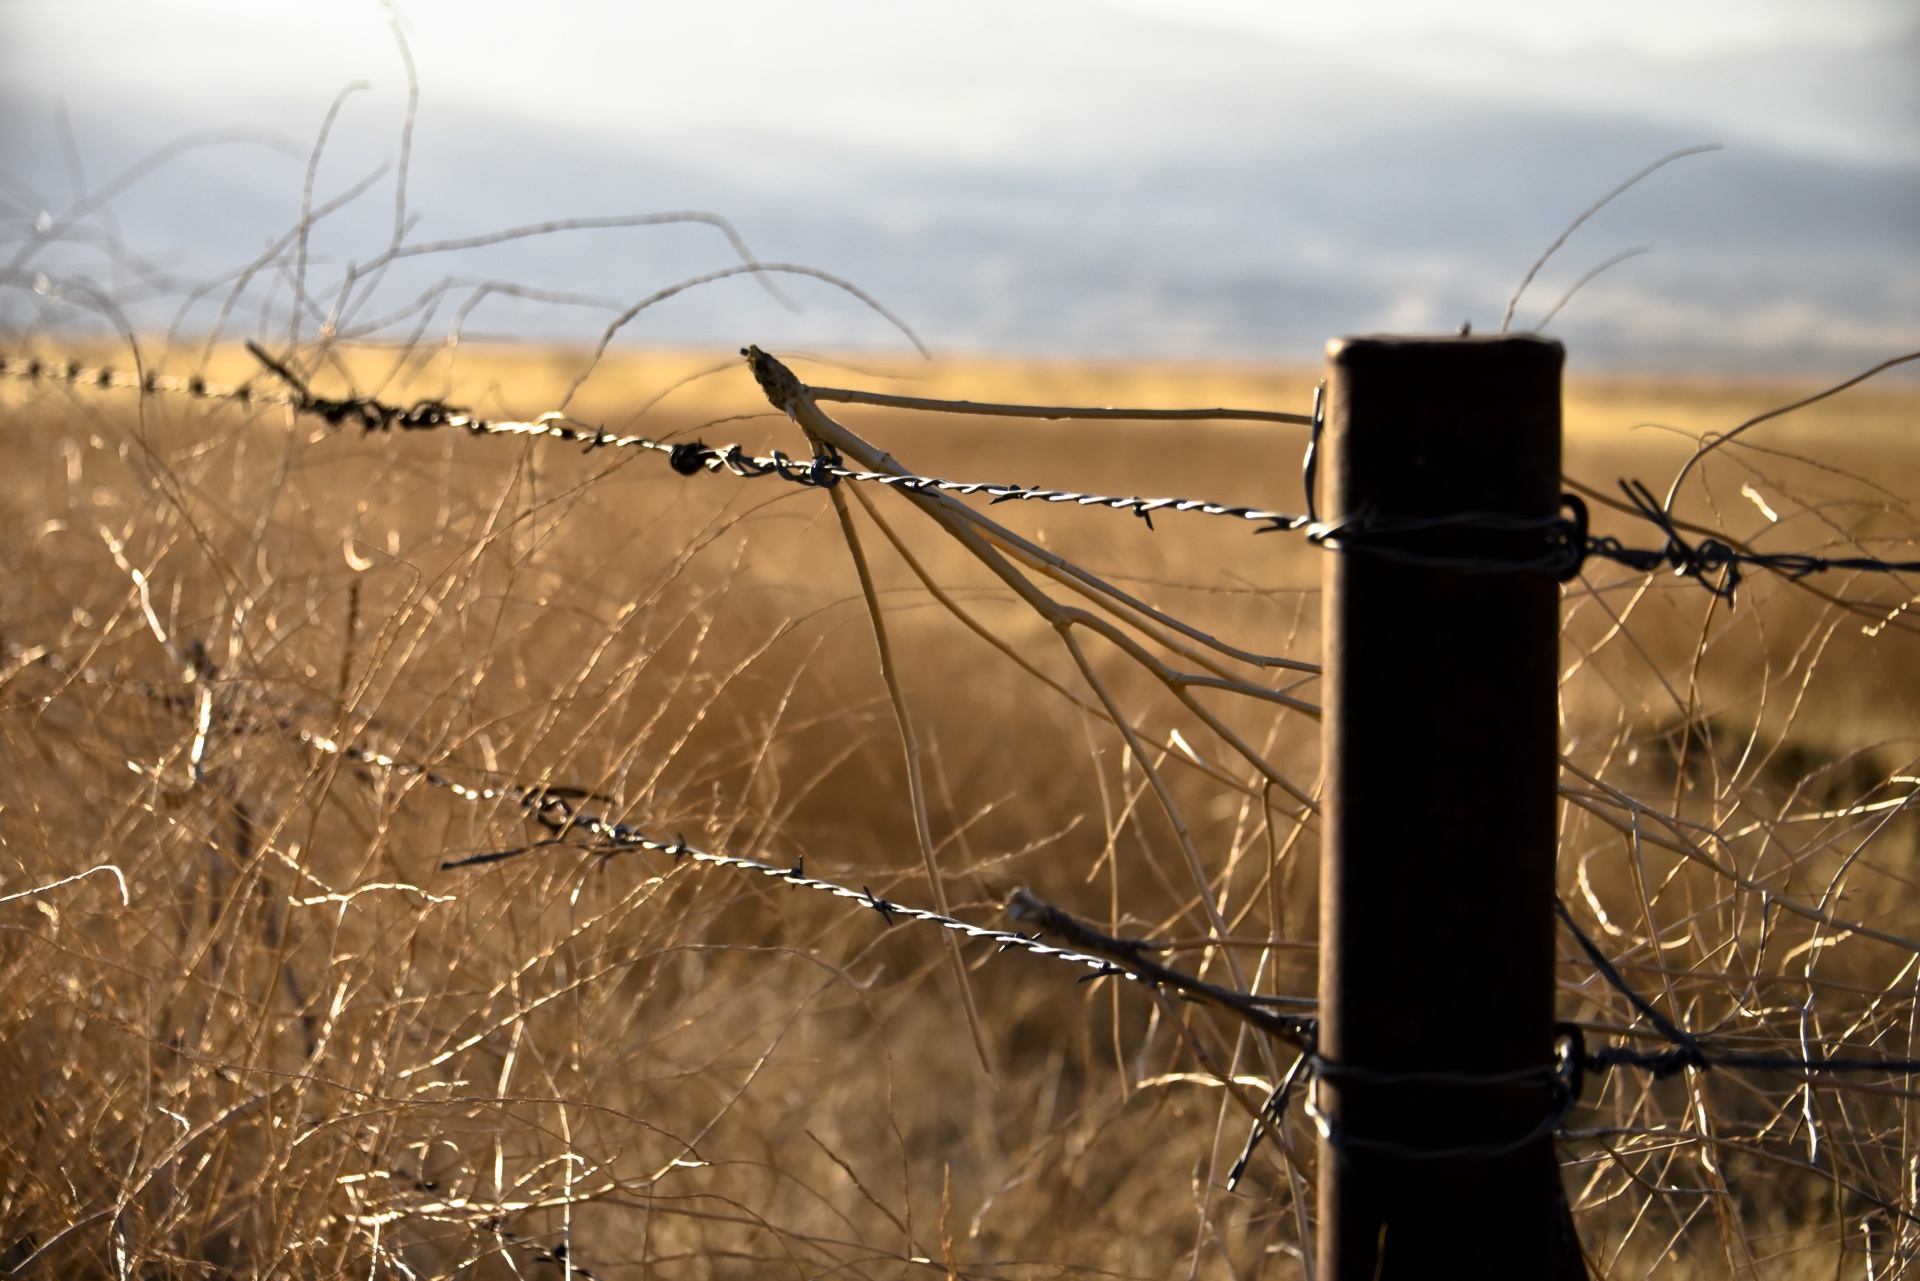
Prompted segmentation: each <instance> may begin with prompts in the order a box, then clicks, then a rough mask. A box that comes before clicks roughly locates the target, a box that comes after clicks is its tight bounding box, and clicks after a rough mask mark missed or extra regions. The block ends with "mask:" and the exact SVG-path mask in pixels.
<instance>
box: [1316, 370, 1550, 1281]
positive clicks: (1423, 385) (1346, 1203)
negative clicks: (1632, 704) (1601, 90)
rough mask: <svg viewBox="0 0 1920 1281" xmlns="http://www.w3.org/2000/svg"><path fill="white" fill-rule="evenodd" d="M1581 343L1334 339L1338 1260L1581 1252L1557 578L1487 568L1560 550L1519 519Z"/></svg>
mask: <svg viewBox="0 0 1920 1281" xmlns="http://www.w3.org/2000/svg"><path fill="white" fill-rule="evenodd" d="M1564 355H1565V353H1564V352H1563V350H1562V349H1561V347H1560V345H1559V344H1558V343H1554V342H1547V341H1544V340H1541V339H1538V338H1531V337H1486V338H1477V337H1465V336H1462V337H1458V338H1348V339H1338V340H1335V341H1334V342H1332V343H1330V344H1328V347H1327V371H1328V398H1327V420H1326V427H1325V435H1324V439H1323V440H1322V441H1321V445H1320V449H1321V451H1322V458H1323V459H1324V462H1323V463H1322V467H1321V470H1322V472H1323V474H1324V475H1325V476H1326V478H1327V483H1326V487H1325V490H1324V492H1325V495H1326V501H1325V502H1324V504H1323V510H1324V513H1325V514H1326V516H1327V519H1329V520H1330V521H1332V522H1334V523H1335V524H1340V523H1345V525H1346V527H1347V529H1348V536H1347V537H1346V538H1343V539H1341V538H1336V548H1337V550H1335V551H1334V552H1333V553H1332V554H1331V555H1329V556H1328V558H1327V561H1326V571H1325V586H1326V593H1325V601H1324V610H1325V615H1324V617H1325V631H1324V636H1325V647H1326V675H1325V678H1324V680H1325V700H1326V703H1325V706H1326V711H1325V721H1324V731H1323V732H1324V736H1325V737H1324V742H1325V750H1326V770H1327V780H1326V809H1325V824H1326V826H1325V832H1324V845H1323V854H1322V861H1321V895H1322V900H1321V918H1320V919H1321V927H1320V939H1321V951H1320V1002H1321V1004H1320V1012H1321V1023H1320V1046H1319V1053H1320V1056H1321V1059H1322V1060H1323V1064H1324V1066H1323V1068H1322V1070H1321V1073H1320V1079H1319V1081H1318V1083H1317V1084H1316V1086H1315V1087H1314V1088H1315V1091H1316V1093H1315V1106H1316V1107H1317V1109H1318V1112H1319V1117H1320V1122H1321V1127H1322V1132H1323V1135H1324V1137H1323V1139H1322V1141H1321V1145H1320V1157H1321V1163H1320V1169H1321V1182H1320V1239H1319V1260H1320V1269H1319V1279H1320V1281H1395V1279H1397V1278H1415V1277H1418V1278H1425V1279H1428V1281H1431V1279H1432V1278H1445V1277H1472V1278H1476V1279H1484V1278H1495V1277H1498V1278H1506V1277H1514V1278H1533V1277H1560V1276H1568V1277H1577V1276H1581V1275H1583V1269H1582V1267H1581V1264H1580V1262H1579V1249H1578V1244H1577V1242H1575V1241H1573V1240H1572V1239H1571V1220H1570V1218H1569V1217H1568V1215H1567V1211H1566V1207H1565V1198H1564V1194H1563V1193H1562V1191H1561V1187H1560V1181H1559V1171H1558V1166H1557V1163H1556V1159H1555V1156H1554V1150H1553V1139H1552V1136H1551V1134H1550V1133H1548V1132H1547V1131H1548V1129H1549V1128H1550V1125H1549V1118H1550V1117H1551V1116H1552V1115H1553V1114H1554V1109H1555V1104H1556V1099H1557V1096H1556V1093H1555V1086H1554V1083H1553V1082H1552V1080H1551V1079H1550V1078H1551V1069H1552V1066H1553V1055H1554V1047H1553V1005H1554V990H1553V957H1554V940H1553V910H1552V902H1553V892H1554V853H1555V804H1556V801H1555V785H1556V780H1557V777H1558V764H1557V753H1558V742H1559V731H1558V716H1557V693H1556V683H1557V671H1556V669H1557V664H1558V654H1559V594H1560V589H1559V584H1558V583H1557V582H1556V581H1555V577H1554V575H1553V574H1552V573H1550V572H1541V571H1540V570H1537V569H1534V570H1515V569H1497V568H1492V567H1491V566H1492V565H1493V564H1494V563H1507V562H1512V561H1515V560H1525V559H1529V558H1539V557H1542V556H1543V554H1545V553H1546V552H1547V551H1548V539H1547V535H1546V533H1545V532H1544V531H1543V530H1542V529H1541V528H1539V527H1538V525H1535V526H1533V527H1528V528H1519V529H1516V528H1513V527H1512V525H1513V522H1512V521H1511V520H1509V521H1508V522H1507V527H1506V528H1500V527H1499V525H1500V518H1501V517H1507V518H1513V517H1517V518H1521V520H1523V521H1525V520H1534V521H1546V520H1550V519H1551V518H1552V517H1553V516H1554V515H1555V514H1556V512H1557V509H1558V502H1559V494H1560V371H1561V366H1562V364H1563V361H1564ZM1462 515H1466V516H1469V517H1471V518H1472V519H1469V520H1467V521H1455V522H1451V523H1448V522H1445V521H1440V522H1434V521H1431V519H1430V518H1436V517H1441V518H1444V517H1459V516H1462ZM1488 517H1491V518H1492V519H1487V518H1488ZM1422 518H1429V520H1428V523H1426V524H1425V525H1424V526H1422V524H1421V521H1422ZM1436 561H1451V562H1453V563H1452V564H1438V563H1435V562H1436ZM1472 562H1480V563H1479V564H1477V565H1475V564H1472Z"/></svg>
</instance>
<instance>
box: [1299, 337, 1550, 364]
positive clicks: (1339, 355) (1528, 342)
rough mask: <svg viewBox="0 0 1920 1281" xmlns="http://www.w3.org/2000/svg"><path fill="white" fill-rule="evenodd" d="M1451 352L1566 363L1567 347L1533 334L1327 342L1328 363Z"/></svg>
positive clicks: (1355, 339) (1364, 338)
mask: <svg viewBox="0 0 1920 1281" xmlns="http://www.w3.org/2000/svg"><path fill="white" fill-rule="evenodd" d="M1447 348H1455V349H1459V348H1479V349H1483V350H1484V349H1503V350H1506V351H1511V352H1514V353H1516V354H1517V353H1519V352H1524V351H1537V352H1539V353H1540V354H1541V355H1542V356H1547V355H1549V354H1551V357H1552V358H1553V359H1555V360H1558V361H1562V362H1564V361H1565V360H1566V355H1567V349H1566V347H1565V346H1564V345H1563V344H1562V343H1561V342H1560V341H1559V340H1558V339H1555V338H1542V337H1541V336H1540V335H1539V334H1532V333H1519V334H1516V333H1505V334H1499V333H1493V334H1474V333H1466V334H1351V335H1348V336H1346V337H1344V338H1330V339H1328V340H1327V359H1328V360H1329V361H1338V360H1342V359H1345V358H1347V357H1349V356H1350V355H1355V354H1359V353H1361V352H1369V351H1378V352H1396V351H1412V350H1417V349H1431V350H1444V349H1447Z"/></svg>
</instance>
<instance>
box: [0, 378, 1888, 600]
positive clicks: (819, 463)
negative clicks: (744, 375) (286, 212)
mask: <svg viewBox="0 0 1920 1281" xmlns="http://www.w3.org/2000/svg"><path fill="white" fill-rule="evenodd" d="M247 348H248V350H249V351H250V352H251V353H252V354H253V356H254V357H255V358H256V359H257V360H259V361H260V362H261V363H262V364H263V365H264V366H265V367H266V368H267V369H268V370H269V371H270V372H272V373H273V375H274V376H275V377H277V378H278V379H280V380H281V381H282V382H284V383H285V384H286V389H285V390H280V391H263V390H259V389H256V388H255V387H253V385H252V384H251V383H241V384H237V385H228V384H219V383H210V382H208V381H206V380H205V379H204V378H202V377H200V376H199V375H192V376H189V377H186V378H180V377H177V376H169V375H163V374H159V373H156V372H148V373H146V374H129V373H125V372H122V371H119V370H115V369H114V368H112V367H111V366H106V365H100V366H89V365H85V364H83V363H81V362H80V361H78V360H42V359H39V358H34V357H19V356H13V357H0V377H11V378H16V379H27V380H31V381H39V380H43V379H44V380H49V381H57V382H62V383H65V384H67V385H68V386H71V387H74V388H82V389H96V390H134V391H138V392H140V393H141V394H143V395H159V394H177V395H187V396H191V397H194V398H196V399H201V400H218V401H235V402H239V403H242V404H249V405H274V406H285V407H287V408H289V409H292V410H293V411H294V412H295V413H300V414H306V415H310V416H313V417H318V418H320V419H322V420H323V421H325V422H326V423H327V424H328V425H329V426H331V427H336V428H338V427H351V426H359V427H360V428H361V429H362V431H363V432H375V431H383V432H384V431H392V430H401V431H421V430H433V429H437V428H448V429H454V430H465V431H467V432H470V433H472V434H475V435H502V436H532V437H546V438H549V439H553V440H560V441H566V442H569V443H573V444H580V445H584V446H586V447H587V448H588V449H597V448H603V447H608V448H624V449H643V450H648V451H651V452H656V453H661V454H664V455H666V457H667V460H668V463H669V465H670V466H672V467H673V469H674V470H675V471H677V472H679V473H680V474H681V475H686V476H692V475H698V474H699V473H700V472H702V471H706V472H709V473H713V474H717V473H719V472H722V471H725V472H728V473H730V474H732V475H735V476H740V477H746V478H757V477H763V476H778V477H780V478H781V479H783V480H786V481H789V482H791V483H794V484H798V485H805V486H812V487H816V488H829V487H831V486H833V485H837V484H839V483H840V482H841V481H843V480H844V481H853V482H856V483H861V484H875V485H880V486H883V487H886V488H894V489H903V490H909V491H922V492H935V493H942V494H955V495H959V496H962V497H974V496H984V497H985V498H987V499H988V501H989V503H990V504H997V503H1004V502H1041V503H1050V504H1067V505H1071V506H1076V507H1089V508H1097V509H1102V510H1109V511H1124V512H1129V513H1131V514H1133V515H1135V516H1138V517H1139V518H1141V519H1142V520H1144V521H1146V523H1147V525H1148V527H1149V528H1151V527H1152V526H1153V514H1154V513H1155V512H1190V513H1194V514H1198V515H1203V516H1218V517H1225V518H1228V519H1232V520H1238V521H1241V522H1243V523H1251V524H1255V525H1258V526H1260V528H1259V529H1257V530H1256V531H1255V532H1256V533H1276V532H1292V531H1305V534H1306V537H1307V539H1308V541H1310V542H1312V543H1314V544H1316V545H1319V546H1322V547H1325V548H1328V549H1331V550H1336V551H1356V552H1362V553H1365V554H1369V555H1375V556H1380V557H1383V558H1386V559H1390V560H1398V561H1401V562H1405V563H1411V564H1421V565H1427V566H1431V567H1435V568H1443V569H1453V570H1459V571H1462V572H1469V573H1498V572H1539V573H1549V574H1552V575H1554V576H1555V577H1557V578H1559V579H1561V580H1563V581H1564V580H1567V579H1570V578H1572V577H1574V576H1575V575H1576V574H1578V573H1579V571H1580V570H1581V568H1582V567H1583V566H1584V565H1585V562H1586V561H1587V560H1589V559H1594V558H1598V559H1603V560H1609V561H1612V562H1614V563H1616V564H1619V565H1622V566H1624V567H1626V568H1628V569H1632V570H1634V571H1636V572H1639V573H1652V572H1654V571H1656V570H1659V569H1663V568H1670V569H1672V570H1673V572H1674V573H1675V575H1677V576H1679V577H1682V578H1687V579H1691V580H1693V581H1695V582H1696V583H1698V584H1699V585H1700V586H1702V587H1703V588H1705V589H1706V590H1707V591H1708V592H1710V593H1711V594H1713V595H1714V596H1716V597H1718V598H1720V599H1723V600H1728V601H1731V600H1732V599H1733V598H1734V596H1735V593H1736V592H1737V590H1738V588H1739V586H1740V584H1741V582H1742V579H1743V571H1744V570H1746V569H1764V570H1769V571H1772V572H1774V573H1778V574H1780V575H1782V576H1784V577H1785V578H1787V579H1788V580H1790V581H1798V580H1800V579H1802V578H1805V577H1807V576H1808V575H1810V574H1816V573H1825V572H1827V571H1831V570H1847V571H1853V572H1859V573H1885V574H1893V573H1920V559H1915V560H1891V559H1886V558H1883V557H1877V556H1820V555H1815V554H1813V553H1809V552H1756V551H1751V550H1747V549H1745V548H1743V547H1736V546H1734V545H1733V544H1731V543H1730V542H1728V541H1725V540H1723V539H1722V538H1720V537H1717V536H1712V535H1709V536H1705V537H1702V538H1701V539H1700V540H1699V541H1697V542H1694V541H1689V540H1688V539H1687V538H1686V537H1684V536H1683V535H1682V534H1681V532H1680V529H1681V524H1680V522H1677V521H1675V520H1674V519H1673V518H1672V517H1671V516H1670V515H1669V514H1668V513H1667V511H1666V508H1665V505H1664V504H1662V503H1661V502H1660V501H1659V500H1658V499H1657V498H1655V497H1654V495H1653V494H1652V492H1651V491H1650V490H1649V489H1648V488H1647V486H1646V485H1645V484H1643V483H1642V482H1640V481H1637V480H1622V481H1620V482H1619V484H1620V488H1621V490H1622V492H1624V493H1625V494H1626V496H1627V499H1628V502H1627V504H1626V505H1625V506H1624V507H1619V508H1617V510H1621V511H1623V512H1624V513H1625V514H1627V515H1630V516H1634V517H1636V518H1638V519H1639V520H1641V521H1643V522H1645V523H1647V524H1650V525H1652V526H1653V527H1654V528H1655V529H1657V530H1658V531H1659V532H1660V533H1661V534H1662V535H1663V539H1664V541H1663V542H1662V544H1661V545H1660V546H1659V547H1629V546H1627V545H1625V544H1623V543H1622V542H1621V541H1620V540H1619V539H1617V538H1614V537H1611V536H1595V535H1592V534H1590V533H1589V532H1588V529H1587V524H1588V513H1587V508H1586V503H1585V501H1584V500H1583V499H1582V498H1580V496H1579V495H1577V494H1572V493H1567V494H1562V495H1561V514H1558V515H1554V516H1546V517H1538V518H1527V517H1516V516H1510V515H1503V514H1500V513H1487V512H1481V513H1459V514H1455V515H1449V516H1440V517H1420V518H1408V517H1388V516H1381V515H1378V514H1374V513H1360V514H1357V515H1355V516H1351V517H1348V518H1345V519H1342V520H1337V521H1322V520H1316V519H1315V518H1314V515H1313V514H1312V513H1309V514H1307V515H1300V514H1296V513H1291V512H1284V511H1277V510H1270V509H1267V508H1262V507H1254V506H1251V505H1246V504H1233V503H1220V502H1214V501H1210V500H1206V499H1194V498H1171V497H1162V498H1148V497H1142V496H1138V495H1112V494H1092V493H1084V492H1081V491H1078V490H1067V489H1053V488H1049V487H1046V486H1037V485H1018V484H1009V483H1005V482H998V481H955V480H948V479H944V478H942V477H937V476H923V475H917V474H911V473H897V472H877V471H868V470H862V469H858V468H852V467H848V466H846V464H845V463H844V462H843V461H842V460H841V459H840V458H839V456H838V455H837V454H835V453H833V452H832V451H831V450H828V451H826V452H823V453H820V454H816V455H815V456H814V457H813V458H811V459H807V460H801V459H795V458H791V457H789V456H788V455H786V454H785V453H782V452H781V451H779V450H774V451H772V452H770V453H768V454H764V455H754V454H749V453H747V452H746V451H745V450H744V449H743V448H742V447H741V446H739V445H737V444H735V445H726V446H711V445H708V444H706V443H705V442H703V441H697V440H696V441H681V442H670V441H663V440H657V439H654V438H652V437H649V436H642V435H633V434H622V433H615V432H608V431H606V430H605V429H604V428H600V427H595V426H590V425H588V424H585V423H582V422H579V421H577V420H574V419H572V418H569V417H568V416H567V415H566V414H565V413H563V412H561V411H558V410H555V411H551V412H548V413H545V414H542V415H540V416H539V417H537V418H534V419H532V420H527V421H516V420H507V419H486V418H481V417H478V416H475V415H472V414H470V413H468V412H466V411H465V410H464V409H461V408H459V407H456V406H453V405H450V404H448V403H447V402H445V401H443V400H437V399H424V400H418V401H415V402H414V403H413V404H411V405H406V406H402V405H398V404H393V403H390V402H386V401H382V400H379V399H377V398H375V397H370V396H343V397H327V396H321V395H317V394H315V393H314V392H312V391H311V390H310V389H309V388H308V387H307V384H306V382H305V380H304V379H302V378H301V377H300V376H299V375H297V374H296V373H295V372H294V371H293V370H292V369H291V368H289V367H288V366H287V365H286V364H285V363H284V362H282V361H280V360H278V359H276V358H274V357H273V356H271V355H269V354H268V353H267V352H266V351H265V350H264V349H263V348H261V347H260V346H259V345H258V344H256V343H253V342H251V341H250V342H248V343H247ZM1904 359H1907V358H1902V360H1904ZM1899 363H1901V361H1900V360H1896V361H1889V362H1883V364H1881V365H1879V366H1876V367H1875V369H1874V370H1872V371H1869V373H1868V374H1865V375H1861V376H1860V377H1859V378H1855V379H1852V380H1849V382H1848V383H1846V384H1844V386H1852V385H1853V384H1854V383H1857V382H1859V381H1861V380H1862V379H1864V378H1865V377H1868V376H1871V374H1873V373H1878V372H1880V371H1881V370H1884V369H1890V368H1893V367H1894V366H1895V365H1897V364H1899ZM805 390H806V391H807V393H808V394H809V395H811V396H814V397H816V398H820V399H828V400H839V401H845V402H849V403H859V404H874V405H886V406H892V407H896V408H909V409H928V410H938V411H940V412H954V413H983V414H996V415H1005V416H1020V417H1037V418H1061V419H1065V418H1108V419H1121V418H1126V419H1139V420H1146V421H1152V420H1156V419H1183V420H1187V419H1209V418H1228V419H1233V418H1242V419H1256V420H1262V421H1273V422H1288V423H1307V424H1317V423H1318V422H1319V416H1318V409H1317V408H1316V412H1315V414H1313V415H1306V414H1285V413H1280V412H1277V411H1265V410H1242V409H1225V408H1221V409H1180V410H1149V409H1110V408H1076V407H1071V406H1045V405H996V404H986V403H980V402H971V401H935V400H926V399H923V398H918V397H908V396H890V395H885V394H882V393H874V392H859V391H851V390H847V389H844V388H814V387H806V388H805ZM1816 399H1817V397H1816ZM1801 403H1811V401H1810V400H1809V401H1804V402H1801ZM1789 408H1792V406H1790V407H1789ZM1783 412H1784V411H1783ZM1308 448H1309V451H1310V455H1309V456H1310V457H1311V451H1312V450H1313V449H1314V445H1312V444H1310V445H1309V446H1308ZM1438 529H1451V530H1461V531H1482V532H1491V533H1496V534H1498V533H1511V532H1515V531H1520V532H1532V533H1537V534H1538V535H1539V536H1540V538H1541V545H1540V548H1539V550H1538V551H1536V552H1532V553H1525V554H1518V555H1514V554H1507V555H1488V556H1463V555H1445V554H1436V553H1434V552H1432V551H1428V550H1423V549H1422V548H1420V547H1419V546H1418V545H1417V542H1416V543H1413V544H1411V545H1410V544H1409V541H1408V536H1409V535H1414V534H1419V533H1424V532H1428V531H1431V530H1438Z"/></svg>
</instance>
